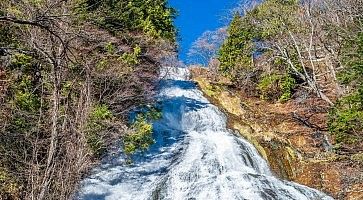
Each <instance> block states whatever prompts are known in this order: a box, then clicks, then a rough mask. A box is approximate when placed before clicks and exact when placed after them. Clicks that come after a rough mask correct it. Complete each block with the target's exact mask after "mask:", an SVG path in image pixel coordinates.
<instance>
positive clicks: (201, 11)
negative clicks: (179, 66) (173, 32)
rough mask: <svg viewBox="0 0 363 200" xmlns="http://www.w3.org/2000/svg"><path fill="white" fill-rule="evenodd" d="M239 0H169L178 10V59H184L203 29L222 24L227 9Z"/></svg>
mask: <svg viewBox="0 0 363 200" xmlns="http://www.w3.org/2000/svg"><path fill="white" fill-rule="evenodd" d="M238 2H239V0H169V3H170V5H171V6H172V7H174V8H175V9H176V10H177V11H178V16H177V18H176V22H175V24H176V26H177V28H178V30H179V39H180V41H179V42H180V53H179V56H180V59H181V60H182V61H186V58H187V56H186V54H187V53H188V50H189V48H190V46H191V44H192V43H193V42H194V41H195V40H196V39H197V38H198V37H199V36H200V35H201V34H202V33H203V32H205V31H207V30H211V31H212V30H215V29H216V28H218V27H221V26H223V25H224V24H225V23H226V21H225V20H223V19H222V18H223V17H225V16H227V13H228V10H229V9H231V8H233V7H234V6H236V5H237V3H238Z"/></svg>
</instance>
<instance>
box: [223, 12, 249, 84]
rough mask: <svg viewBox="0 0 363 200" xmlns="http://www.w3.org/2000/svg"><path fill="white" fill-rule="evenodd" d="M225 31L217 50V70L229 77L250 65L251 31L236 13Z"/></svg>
mask: <svg viewBox="0 0 363 200" xmlns="http://www.w3.org/2000/svg"><path fill="white" fill-rule="evenodd" d="M227 32H228V37H227V39H226V40H225V42H224V43H223V45H222V46H221V48H220V50H219V56H218V60H219V61H220V67H219V71H220V72H221V73H222V74H223V75H225V76H227V77H229V78H234V77H235V76H236V73H237V72H236V71H238V70H239V69H241V68H244V69H246V68H247V69H248V68H250V66H251V58H252V53H253V50H252V46H253V45H252V39H253V33H252V29H251V27H249V26H248V24H246V23H245V21H243V18H242V17H241V16H240V14H238V13H237V14H235V15H234V18H233V20H232V22H231V24H230V26H229V27H228V30H227Z"/></svg>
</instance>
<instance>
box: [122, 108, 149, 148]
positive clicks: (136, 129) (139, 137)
mask: <svg viewBox="0 0 363 200" xmlns="http://www.w3.org/2000/svg"><path fill="white" fill-rule="evenodd" d="M131 129H132V132H130V133H128V134H127V135H126V136H125V137H124V151H125V153H126V154H132V153H135V152H136V151H137V150H138V149H140V150H146V149H147V148H148V147H149V146H150V145H152V144H153V143H154V139H153V137H152V129H153V126H152V124H150V123H149V122H148V121H147V120H146V118H145V117H144V116H143V115H141V114H139V115H138V116H137V117H136V120H135V121H134V122H133V123H132V125H131Z"/></svg>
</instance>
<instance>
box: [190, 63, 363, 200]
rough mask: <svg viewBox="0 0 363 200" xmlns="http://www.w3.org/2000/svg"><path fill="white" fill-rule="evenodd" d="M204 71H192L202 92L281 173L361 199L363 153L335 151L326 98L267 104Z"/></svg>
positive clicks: (353, 199) (338, 196) (344, 196)
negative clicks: (328, 129)
mask: <svg viewBox="0 0 363 200" xmlns="http://www.w3.org/2000/svg"><path fill="white" fill-rule="evenodd" d="M205 74H207V73H205V72H204V69H200V68H194V69H192V77H193V79H194V80H195V81H196V82H197V83H198V86H199V87H200V89H201V91H203V92H204V94H205V96H206V97H208V98H209V99H210V101H211V102H213V103H214V104H215V105H217V106H218V107H219V108H220V109H221V110H223V111H224V112H225V113H226V114H227V115H228V118H229V126H230V128H231V129H234V130H236V133H237V134H238V133H239V134H241V135H242V136H243V137H245V138H247V139H248V140H249V141H250V142H251V143H252V144H254V146H255V147H256V148H257V149H258V151H259V152H260V154H261V155H262V156H263V157H264V158H265V159H266V160H268V162H269V164H270V166H271V168H272V169H273V171H274V172H275V173H276V175H277V176H279V177H281V178H283V179H287V180H291V181H295V182H298V183H300V184H304V185H307V186H309V187H313V188H316V189H319V190H322V191H324V192H326V193H328V194H330V195H332V196H333V197H335V198H336V199H347V200H358V199H363V189H362V188H363V166H362V164H363V154H362V152H360V153H355V154H352V155H338V154H337V153H335V151H334V147H335V146H334V139H333V138H331V137H330V135H329V133H328V132H327V128H326V127H325V124H326V120H327V119H326V117H327V111H328V105H326V104H325V103H324V102H323V101H321V100H319V99H318V98H311V97H307V98H295V99H294V100H291V101H289V102H287V103H284V104H281V103H269V102H266V101H262V100H260V99H259V98H251V97H246V96H245V95H244V94H243V93H242V92H241V91H237V90H234V89H233V88H230V87H228V84H226V83H223V81H218V82H213V81H211V79H210V78H208V77H207V76H205ZM300 96H303V95H300Z"/></svg>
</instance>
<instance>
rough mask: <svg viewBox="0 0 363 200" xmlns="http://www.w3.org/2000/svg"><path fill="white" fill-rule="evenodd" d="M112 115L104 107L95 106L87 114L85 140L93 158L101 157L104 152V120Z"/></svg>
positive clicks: (105, 127) (105, 126)
mask: <svg viewBox="0 0 363 200" xmlns="http://www.w3.org/2000/svg"><path fill="white" fill-rule="evenodd" d="M112 116H113V115H112V113H111V111H110V110H109V109H108V107H107V106H106V105H96V106H95V107H94V108H93V110H92V112H91V113H90V114H89V118H88V122H87V125H86V131H85V132H86V140H87V144H88V146H89V148H90V149H91V151H92V153H93V154H94V155H95V156H98V157H99V156H102V155H103V154H104V153H105V152H106V144H105V141H104V138H103V134H102V132H103V131H104V130H105V129H107V125H106V124H105V121H106V120H110V119H111V118H112Z"/></svg>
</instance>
